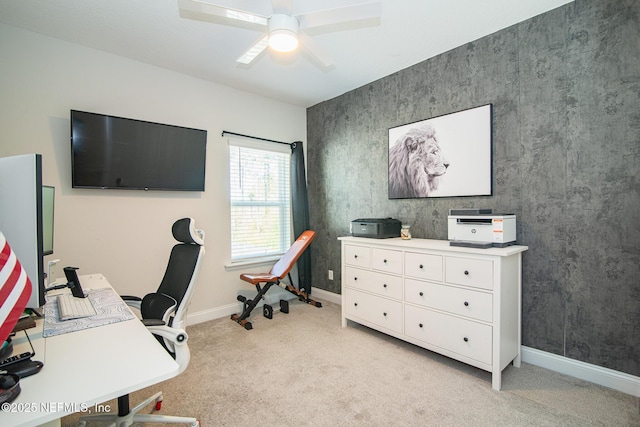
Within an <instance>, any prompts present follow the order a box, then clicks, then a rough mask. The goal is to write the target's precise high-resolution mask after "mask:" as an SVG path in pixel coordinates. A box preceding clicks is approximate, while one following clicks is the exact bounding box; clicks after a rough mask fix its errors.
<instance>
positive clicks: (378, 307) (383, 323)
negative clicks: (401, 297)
mask: <svg viewBox="0 0 640 427" xmlns="http://www.w3.org/2000/svg"><path fill="white" fill-rule="evenodd" d="M345 303H346V306H345V312H346V313H347V315H349V316H354V317H357V318H359V319H362V320H366V321H368V322H371V323H374V324H376V325H378V326H380V327H382V328H385V329H388V330H391V331H394V332H398V333H402V324H403V317H402V303H401V302H400V301H393V300H390V299H387V298H383V297H379V296H376V295H371V294H367V293H365V292H360V291H357V290H355V289H349V288H347V289H346V292H345Z"/></svg>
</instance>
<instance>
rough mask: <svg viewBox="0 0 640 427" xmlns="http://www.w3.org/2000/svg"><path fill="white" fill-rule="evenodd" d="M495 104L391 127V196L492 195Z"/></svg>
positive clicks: (391, 197) (408, 197)
mask: <svg viewBox="0 0 640 427" xmlns="http://www.w3.org/2000/svg"><path fill="white" fill-rule="evenodd" d="M491 126H492V105H491V104H487V105H482V106H480V107H476V108H470V109H468V110H463V111H459V112H457V113H451V114H445V115H443V116H438V117H433V118H431V119H426V120H422V121H419V122H415V123H409V124H406V125H402V126H397V127H393V128H390V129H389V199H411V198H423V197H457V196H491V195H492V191H493V188H492V182H493V177H492V173H493V169H492V157H491V152H492V128H491Z"/></svg>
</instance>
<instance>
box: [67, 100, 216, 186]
mask: <svg viewBox="0 0 640 427" xmlns="http://www.w3.org/2000/svg"><path fill="white" fill-rule="evenodd" d="M206 145H207V131H206V130H200V129H191V128H186V127H180V126H173V125H167V124H161V123H152V122H147V121H142V120H134V119H126V118H122V117H115V116H107V115H104V114H96V113H88V112H84V111H76V110H71V165H72V166H71V167H72V171H71V175H72V187H73V188H117V189H128V190H184V191H204V178H205V161H206Z"/></svg>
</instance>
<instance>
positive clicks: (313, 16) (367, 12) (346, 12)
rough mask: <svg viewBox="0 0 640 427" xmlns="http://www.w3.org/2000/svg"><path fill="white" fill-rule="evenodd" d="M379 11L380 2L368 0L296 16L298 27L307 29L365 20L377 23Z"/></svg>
mask: <svg viewBox="0 0 640 427" xmlns="http://www.w3.org/2000/svg"><path fill="white" fill-rule="evenodd" d="M380 13H381V5H380V2H369V3H361V4H354V5H351V6H344V7H339V8H336V9H329V10H321V11H318V12H310V13H307V14H304V15H299V16H297V18H298V20H299V21H300V29H308V28H316V27H324V26H329V25H336V24H347V23H351V22H357V21H367V20H371V21H377V23H379V20H380Z"/></svg>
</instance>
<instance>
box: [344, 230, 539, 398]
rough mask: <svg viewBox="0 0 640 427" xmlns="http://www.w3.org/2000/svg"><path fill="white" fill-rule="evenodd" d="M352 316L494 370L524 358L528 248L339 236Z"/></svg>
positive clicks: (497, 380) (495, 376)
mask: <svg viewBox="0 0 640 427" xmlns="http://www.w3.org/2000/svg"><path fill="white" fill-rule="evenodd" d="M339 240H340V241H341V242H342V326H343V327H346V326H347V319H349V320H352V321H354V322H357V323H360V324H362V325H365V326H368V327H370V328H373V329H376V330H379V331H381V332H384V333H386V334H388V335H391V336H394V337H396V338H399V339H402V340H404V341H407V342H410V343H413V344H415V345H418V346H420V347H424V348H426V349H429V350H432V351H435V352H437V353H441V354H443V355H445V356H448V357H451V358H453V359H457V360H459V361H461V362H464V363H467V364H469V365H473V366H475V367H477V368H480V369H484V370H486V371H489V372H491V373H492V387H493V389H495V390H500V386H501V374H502V370H503V369H504V368H505V367H506V366H507V365H508V364H509V363H511V362H512V361H513V364H514V366H516V367H519V366H520V319H521V313H520V307H521V286H522V252H524V251H526V250H527V249H528V248H527V247H526V246H509V247H506V248H490V249H472V248H461V247H453V246H449V242H448V241H444V240H428V239H411V240H402V239H400V238H392V239H366V238H362V237H340V238H339Z"/></svg>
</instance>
